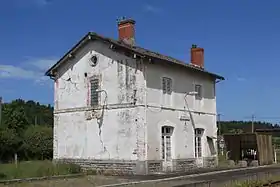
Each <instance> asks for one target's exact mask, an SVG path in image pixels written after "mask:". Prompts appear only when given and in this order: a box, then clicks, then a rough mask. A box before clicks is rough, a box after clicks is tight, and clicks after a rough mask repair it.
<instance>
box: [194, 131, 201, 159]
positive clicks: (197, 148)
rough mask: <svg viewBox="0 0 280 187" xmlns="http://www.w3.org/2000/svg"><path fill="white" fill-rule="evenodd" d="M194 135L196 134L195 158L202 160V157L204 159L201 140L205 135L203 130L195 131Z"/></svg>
mask: <svg viewBox="0 0 280 187" xmlns="http://www.w3.org/2000/svg"><path fill="white" fill-rule="evenodd" d="M194 134H195V139H194V143H195V157H196V158H200V157H202V145H201V138H202V134H203V129H195V130H194Z"/></svg>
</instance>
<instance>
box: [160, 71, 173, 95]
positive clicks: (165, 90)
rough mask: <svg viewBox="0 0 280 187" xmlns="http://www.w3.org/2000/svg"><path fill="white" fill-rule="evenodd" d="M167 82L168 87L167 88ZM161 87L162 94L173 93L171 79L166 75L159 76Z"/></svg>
mask: <svg viewBox="0 0 280 187" xmlns="http://www.w3.org/2000/svg"><path fill="white" fill-rule="evenodd" d="M168 83H169V89H168ZM161 88H162V94H163V95H172V93H173V79H172V78H170V77H167V76H164V77H162V78H161Z"/></svg>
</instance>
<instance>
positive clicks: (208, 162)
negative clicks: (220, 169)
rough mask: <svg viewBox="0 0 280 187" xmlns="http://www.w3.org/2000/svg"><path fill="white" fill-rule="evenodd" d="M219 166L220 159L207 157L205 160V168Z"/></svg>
mask: <svg viewBox="0 0 280 187" xmlns="http://www.w3.org/2000/svg"><path fill="white" fill-rule="evenodd" d="M217 166H218V158H217V157H205V158H203V167H206V168H213V167H217Z"/></svg>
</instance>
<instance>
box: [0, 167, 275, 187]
mask: <svg viewBox="0 0 280 187" xmlns="http://www.w3.org/2000/svg"><path fill="white" fill-rule="evenodd" d="M210 171H217V169H210V170H209V169H205V170H196V171H190V172H184V173H173V174H157V175H148V176H126V177H107V176H84V177H79V178H69V179H53V180H44V181H33V182H23V183H14V184H9V185H4V184H0V187H35V186H36V187H72V186H73V187H74V186H75V187H77V186H83V187H93V186H100V185H108V184H116V183H126V182H133V181H139V180H154V179H161V178H169V177H176V176H184V175H189V174H198V173H207V172H210ZM276 171H277V172H276ZM259 172H261V173H263V172H271V173H274V172H275V173H278V172H280V167H279V165H278V166H270V167H265V168H258V169H252V170H246V171H231V172H226V173H220V174H218V175H217V174H209V175H207V176H196V177H192V178H191V179H184V180H183V181H184V182H183V181H182V180H179V181H180V182H179V181H178V183H177V182H175V181H176V180H175V181H174V183H173V182H172V183H173V184H174V186H177V185H178V186H181V185H182V182H183V184H186V183H189V182H195V181H196V182H197V181H208V180H218V181H221V180H222V181H227V180H232V179H234V178H240V177H241V178H242V176H246V175H250V174H253V173H259ZM185 182H186V183H185ZM176 183H177V184H176ZM172 186H173V185H172ZM182 186H184V185H182Z"/></svg>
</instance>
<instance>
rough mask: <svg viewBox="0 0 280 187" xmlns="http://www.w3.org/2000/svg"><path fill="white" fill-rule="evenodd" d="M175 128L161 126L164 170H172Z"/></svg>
mask: <svg viewBox="0 0 280 187" xmlns="http://www.w3.org/2000/svg"><path fill="white" fill-rule="evenodd" d="M173 131H174V128H173V127H170V126H163V127H162V128H161V157H162V159H163V170H164V171H172V134H173Z"/></svg>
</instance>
